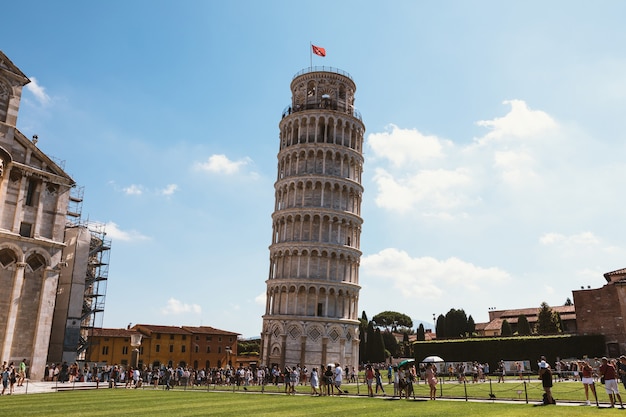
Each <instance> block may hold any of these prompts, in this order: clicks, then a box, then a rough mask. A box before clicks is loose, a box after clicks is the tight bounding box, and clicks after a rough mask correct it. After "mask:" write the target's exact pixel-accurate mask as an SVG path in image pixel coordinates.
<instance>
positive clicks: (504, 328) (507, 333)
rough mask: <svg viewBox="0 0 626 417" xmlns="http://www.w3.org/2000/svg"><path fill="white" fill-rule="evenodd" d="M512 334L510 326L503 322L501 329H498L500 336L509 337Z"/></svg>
mask: <svg viewBox="0 0 626 417" xmlns="http://www.w3.org/2000/svg"><path fill="white" fill-rule="evenodd" d="M512 334H513V331H512V330H511V325H510V324H509V322H508V321H507V320H504V321H503V322H502V327H501V328H500V335H501V336H511V335H512Z"/></svg>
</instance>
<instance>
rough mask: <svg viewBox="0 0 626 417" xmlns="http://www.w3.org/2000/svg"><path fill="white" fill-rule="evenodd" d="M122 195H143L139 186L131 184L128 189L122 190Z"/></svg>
mask: <svg viewBox="0 0 626 417" xmlns="http://www.w3.org/2000/svg"><path fill="white" fill-rule="evenodd" d="M123 191H124V194H126V195H141V194H143V189H142V187H141V186H140V185H135V184H132V185H130V186H128V187H125V188H123Z"/></svg>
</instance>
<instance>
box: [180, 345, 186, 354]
mask: <svg viewBox="0 0 626 417" xmlns="http://www.w3.org/2000/svg"><path fill="white" fill-rule="evenodd" d="M180 351H181V352H182V353H185V352H186V351H187V346H185V345H182V346H181V347H180Z"/></svg>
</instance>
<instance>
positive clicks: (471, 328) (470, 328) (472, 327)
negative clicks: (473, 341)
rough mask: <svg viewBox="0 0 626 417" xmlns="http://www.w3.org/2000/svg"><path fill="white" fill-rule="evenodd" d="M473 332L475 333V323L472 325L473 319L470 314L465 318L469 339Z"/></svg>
mask: <svg viewBox="0 0 626 417" xmlns="http://www.w3.org/2000/svg"><path fill="white" fill-rule="evenodd" d="M475 331H476V323H474V318H473V317H472V315H471V314H470V316H469V317H468V318H467V333H468V335H469V336H470V337H472V336H473V335H474V332H475Z"/></svg>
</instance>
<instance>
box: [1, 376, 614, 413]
mask: <svg viewBox="0 0 626 417" xmlns="http://www.w3.org/2000/svg"><path fill="white" fill-rule="evenodd" d="M500 385H504V384H500ZM306 388H307V389H308V387H306ZM303 389H304V387H303ZM303 389H302V390H303ZM302 390H301V391H302ZM307 392H308V391H307ZM598 413H600V414H602V415H603V416H606V415H615V414H622V415H626V411H620V410H617V409H614V410H608V409H601V410H600V409H598V408H596V407H586V406H543V407H535V406H533V405H532V404H526V403H524V402H519V403H516V404H505V403H498V402H495V403H492V402H478V403H477V402H471V401H470V402H466V401H464V400H438V401H425V400H418V401H414V400H408V401H407V400H390V399H384V398H368V397H352V396H339V397H311V396H308V395H297V396H287V395H284V394H272V393H271V391H270V390H268V391H267V392H266V393H265V394H261V393H254V392H244V391H238V392H237V391H236V392H232V391H215V390H210V391H206V389H204V390H201V389H193V390H191V389H188V390H182V389H175V390H171V391H164V390H153V389H145V390H141V389H139V390H125V389H115V390H113V389H100V390H83V391H68V392H59V393H46V394H28V395H13V396H4V397H0V416H5V415H6V416H9V415H19V416H46V417H54V416H126V415H129V416H130V415H132V416H169V417H175V416H208V415H211V416H235V415H237V416H250V417H252V416H255V417H256V416H325V417H328V416H331V415H332V416H347V415H358V416H359V417H362V416H376V417H380V416H384V415H392V416H415V415H418V414H419V415H420V416H459V415H480V416H525V415H530V414H532V415H533V416H568V417H571V416H585V415H592V414H598Z"/></svg>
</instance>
